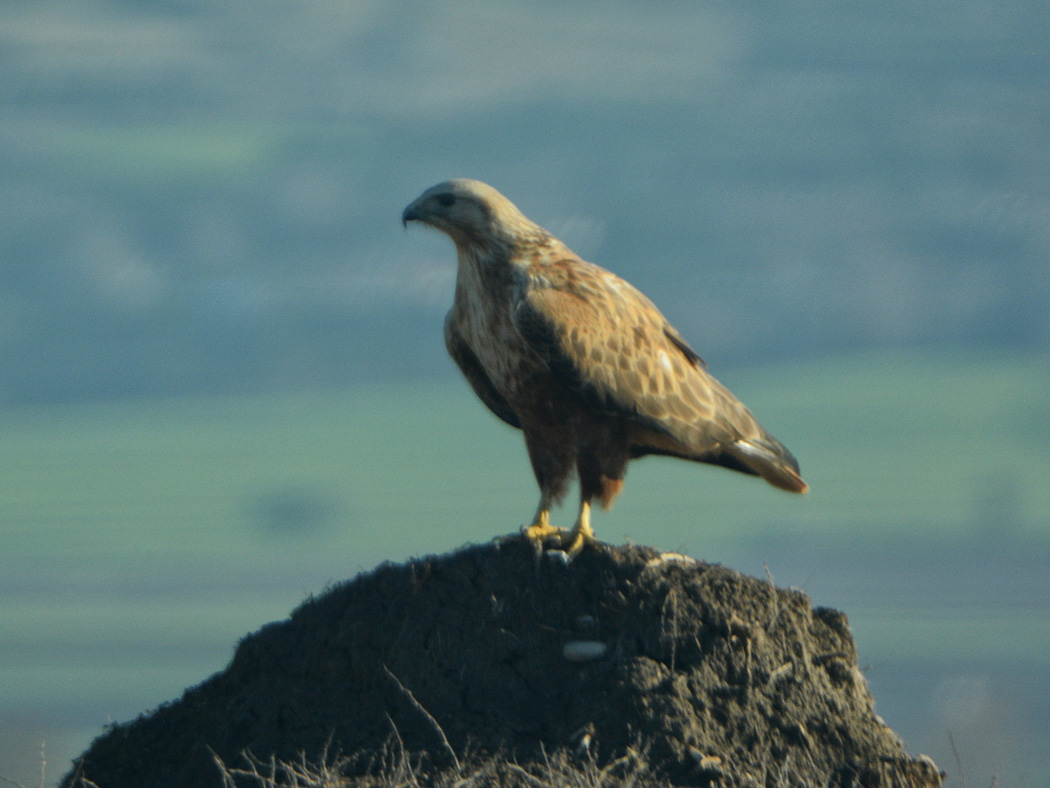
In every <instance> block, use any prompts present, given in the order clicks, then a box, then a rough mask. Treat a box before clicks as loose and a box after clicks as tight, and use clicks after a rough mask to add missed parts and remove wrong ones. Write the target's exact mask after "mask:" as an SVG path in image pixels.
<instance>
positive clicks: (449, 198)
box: [438, 194, 456, 208]
mask: <svg viewBox="0 0 1050 788" xmlns="http://www.w3.org/2000/svg"><path fill="white" fill-rule="evenodd" d="M438 202H439V203H441V204H442V205H444V206H445V207H446V208H448V207H450V206H453V205H455V204H456V195H454V194H439V195H438Z"/></svg>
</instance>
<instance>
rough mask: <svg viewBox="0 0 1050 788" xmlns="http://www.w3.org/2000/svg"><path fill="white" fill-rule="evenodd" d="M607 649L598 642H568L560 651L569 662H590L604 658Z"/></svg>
mask: <svg viewBox="0 0 1050 788" xmlns="http://www.w3.org/2000/svg"><path fill="white" fill-rule="evenodd" d="M608 650H609V647H608V646H607V645H606V644H604V643H602V642H601V641H600V640H570V641H569V642H568V643H566V644H565V645H564V646H562V649H561V655H562V656H563V657H565V659H567V660H569V662H591V661H592V660H596V659H600V658H602V657H604V656H605V652H607V651H608Z"/></svg>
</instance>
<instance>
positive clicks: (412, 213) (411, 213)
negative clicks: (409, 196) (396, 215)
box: [401, 203, 420, 227]
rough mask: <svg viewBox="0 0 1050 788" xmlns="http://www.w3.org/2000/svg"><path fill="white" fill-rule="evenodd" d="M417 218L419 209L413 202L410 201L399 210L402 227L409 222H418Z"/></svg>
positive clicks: (406, 225)
mask: <svg viewBox="0 0 1050 788" xmlns="http://www.w3.org/2000/svg"><path fill="white" fill-rule="evenodd" d="M419 220H420V219H419V211H418V210H417V209H416V204H415V203H412V204H411V205H409V206H408V207H407V208H405V210H404V211H402V212H401V226H402V227H408V223H409V222H418V221H419Z"/></svg>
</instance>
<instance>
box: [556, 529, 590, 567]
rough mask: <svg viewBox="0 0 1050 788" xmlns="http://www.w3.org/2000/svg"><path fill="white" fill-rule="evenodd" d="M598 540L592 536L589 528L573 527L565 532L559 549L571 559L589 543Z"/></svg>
mask: <svg viewBox="0 0 1050 788" xmlns="http://www.w3.org/2000/svg"><path fill="white" fill-rule="evenodd" d="M597 543H598V540H597V539H596V538H595V536H594V532H593V531H591V530H590V529H587V530H586V531H582V530H579V529H576V528H573V529H572V531H570V532H569V533H567V534H565V538H564V539H563V540H562V543H561V549H562V550H564V551H565V552H566V554H567V555H568V556H569V560H570V561H571V560H572V559H574V558H575V557H576V556H578V555H579V554H580V551H581V550H582V549H583V548H584V547H586V546H587V545H589V544H597Z"/></svg>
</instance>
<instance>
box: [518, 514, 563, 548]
mask: <svg viewBox="0 0 1050 788" xmlns="http://www.w3.org/2000/svg"><path fill="white" fill-rule="evenodd" d="M521 535H522V536H524V537H525V538H526V539H528V540H529V541H530V542H532V545H533V547H535V548H536V552H540V553H541V552H543V548H544V547H545V546H546V545H547V544H549V543H553V544H555V545H557V546H561V544H562V542H564V541H565V540H566V539H567V538H568V536H569V533H568V531H566V530H565V529H564V528H558V527H557V526H556V525H551V524H550V520H548V519H547V518H546V517H543V516H541V517H538V518H536V522H534V523H533V524H532V525H529V526H526V527H525V528H522V529H521Z"/></svg>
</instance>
